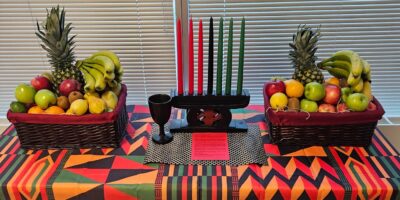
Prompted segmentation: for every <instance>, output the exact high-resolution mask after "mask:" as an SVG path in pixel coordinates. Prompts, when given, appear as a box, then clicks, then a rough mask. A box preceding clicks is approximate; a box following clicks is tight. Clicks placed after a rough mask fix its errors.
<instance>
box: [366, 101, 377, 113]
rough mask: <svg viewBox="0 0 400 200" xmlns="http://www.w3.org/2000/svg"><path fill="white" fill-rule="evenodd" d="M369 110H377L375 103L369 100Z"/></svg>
mask: <svg viewBox="0 0 400 200" xmlns="http://www.w3.org/2000/svg"><path fill="white" fill-rule="evenodd" d="M367 110H369V111H374V110H376V105H375V104H374V103H372V102H369V104H368V107H367Z"/></svg>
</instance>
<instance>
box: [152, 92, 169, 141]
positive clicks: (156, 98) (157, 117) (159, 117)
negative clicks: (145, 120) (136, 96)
mask: <svg viewBox="0 0 400 200" xmlns="http://www.w3.org/2000/svg"><path fill="white" fill-rule="evenodd" d="M148 103H149V108H150V114H151V117H152V118H153V120H154V122H155V123H157V124H158V126H159V127H160V134H159V135H155V134H154V135H153V141H154V142H155V143H157V144H167V143H169V142H171V141H172V139H173V137H172V135H171V133H170V132H168V131H167V132H166V131H165V130H164V124H166V123H167V122H168V120H169V117H170V115H171V107H172V98H171V97H170V96H169V95H166V94H155V95H152V96H150V97H149V99H148Z"/></svg>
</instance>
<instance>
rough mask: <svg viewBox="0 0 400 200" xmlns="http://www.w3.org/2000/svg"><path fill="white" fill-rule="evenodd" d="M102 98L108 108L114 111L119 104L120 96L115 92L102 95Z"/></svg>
mask: <svg viewBox="0 0 400 200" xmlns="http://www.w3.org/2000/svg"><path fill="white" fill-rule="evenodd" d="M101 98H102V99H103V100H104V101H105V102H106V104H107V108H109V109H111V110H114V109H115V107H117V104H118V96H117V95H116V94H115V93H114V92H113V91H110V90H108V91H106V92H104V93H103V94H102V95H101Z"/></svg>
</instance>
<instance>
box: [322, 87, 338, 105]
mask: <svg viewBox="0 0 400 200" xmlns="http://www.w3.org/2000/svg"><path fill="white" fill-rule="evenodd" d="M339 99H340V87H338V86H337V85H325V97H324V102H325V103H327V104H332V105H336V104H337V103H338V102H339Z"/></svg>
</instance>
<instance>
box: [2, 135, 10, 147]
mask: <svg viewBox="0 0 400 200" xmlns="http://www.w3.org/2000/svg"><path fill="white" fill-rule="evenodd" d="M6 138H7V139H6ZM9 140H10V137H9V136H4V137H1V140H0V149H4V143H6V142H8V141H9Z"/></svg>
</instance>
